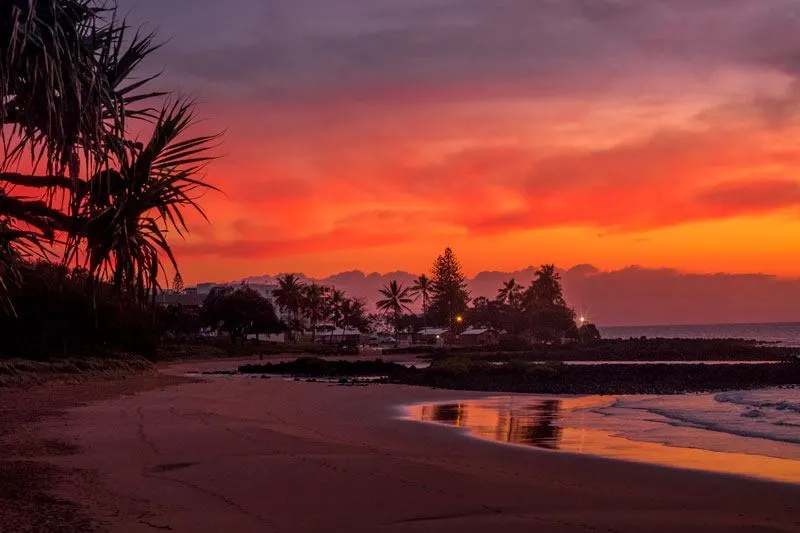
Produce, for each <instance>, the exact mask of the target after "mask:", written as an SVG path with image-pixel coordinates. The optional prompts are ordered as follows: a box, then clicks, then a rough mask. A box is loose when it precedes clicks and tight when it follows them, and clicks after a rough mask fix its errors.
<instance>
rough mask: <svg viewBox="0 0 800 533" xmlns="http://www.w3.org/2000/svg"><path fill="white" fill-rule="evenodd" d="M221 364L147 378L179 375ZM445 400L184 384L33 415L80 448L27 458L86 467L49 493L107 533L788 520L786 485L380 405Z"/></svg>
mask: <svg viewBox="0 0 800 533" xmlns="http://www.w3.org/2000/svg"><path fill="white" fill-rule="evenodd" d="M228 364H229V362H228V361H225V362H206V363H197V364H195V363H183V364H178V365H174V364H173V365H170V366H167V367H164V366H162V367H160V372H161V373H162V374H165V375H167V376H172V377H176V376H177V377H182V376H183V375H184V374H185V373H187V372H188V371H190V370H198V369H202V368H206V369H208V368H213V367H215V366H216V367H217V368H219V366H220V365H222V366H225V365H228ZM181 379H183V378H181ZM73 388H80V386H73ZM452 396H453V391H442V390H432V389H428V388H421V387H408V386H370V387H339V386H336V385H326V384H321V383H302V382H299V383H298V382H293V381H283V380H261V379H242V380H227V379H208V380H202V381H197V380H195V381H192V382H183V383H178V384H171V385H169V386H166V387H158V388H150V389H149V390H146V391H143V392H139V393H138V394H135V395H128V396H116V397H114V398H105V399H101V400H100V401H97V402H95V403H89V404H86V405H84V406H82V407H76V408H73V409H71V410H70V411H69V412H68V413H67V414H66V415H65V416H64V417H63V418H59V419H55V418H48V419H42V420H40V422H39V423H38V424H37V426H36V428H35V431H34V433H35V434H36V435H38V436H39V437H40V438H45V439H58V438H60V439H63V440H65V441H67V442H74V443H75V444H77V445H78V446H80V449H79V450H77V453H73V454H70V455H60V456H55V457H44V458H41V459H40V460H42V461H47V462H48V463H49V462H52V463H53V464H55V465H56V466H57V467H58V468H62V469H66V470H65V471H67V472H72V471H74V470H75V469H77V470H81V469H91V470H94V471H96V472H97V474H96V482H95V483H94V484H89V485H88V486H81V485H80V484H78V489H75V488H74V487H72V488H71V491H70V490H66V489H64V488H63V487H62V489H59V492H58V494H59V495H60V496H61V497H62V498H64V497H66V496H69V497H70V498H71V499H73V500H75V501H77V502H78V504H79V505H80V507H81V508H82V509H83V510H84V512H85V513H86V516H88V517H90V518H91V519H92V521H93V522H94V523H96V524H99V525H100V526H101V528H105V529H103V530H108V531H121V530H124V531H134V532H135V531H152V530H153V528H154V527H158V528H162V529H166V528H171V529H172V530H173V531H196V532H198V533H204V532H206V531H208V532H212V531H214V532H215V531H219V530H220V528H221V527H223V528H226V530H230V529H233V528H235V529H238V530H239V531H240V532H242V533H246V532H250V531H253V532H256V531H258V532H260V531H272V530H274V531H340V530H348V531H351V532H354V533H360V532H362V531H363V532H365V533H366V532H371V531H374V530H376V529H387V530H389V531H401V532H405V531H409V532H411V531H414V532H416V531H440V530H442V528H448V529H452V530H458V531H487V530H491V529H493V528H503V530H504V531H511V532H514V531H529V530H530V529H531V527H538V528H543V529H544V530H546V531H552V532H556V533H557V532H571V531H584V530H587V529H588V528H590V527H592V528H598V529H599V528H605V529H609V528H610V529H614V530H616V531H618V532H639V531H663V532H665V533H666V532H667V531H670V532H671V531H674V530H675V528H677V527H680V528H682V529H683V530H684V531H686V532H694V531H698V532H699V531H703V532H706V531H718V532H720V533H721V532H723V531H724V532H726V533H727V532H728V531H730V530H731V529H733V528H735V527H747V526H750V527H762V528H767V527H771V528H772V530H773V531H787V532H789V531H793V530H796V528H797V527H798V525H800V507H798V502H800V485H799V486H795V485H792V484H782V483H770V482H762V481H760V480H751V479H747V478H741V477H738V476H733V477H729V476H720V475H716V474H709V473H705V472H694V471H684V470H678V469H674V468H665V467H659V466H653V465H647V464H636V463H628V462H621V461H615V460H606V459H602V458H597V457H592V456H580V455H573V454H557V453H555V454H554V453H549V454H541V453H530V450H517V449H515V448H514V447H503V446H490V445H488V443H486V442H482V441H479V440H477V439H463V438H462V436H461V435H458V434H456V432H451V431H447V430H446V429H445V428H441V427H439V428H437V427H434V426H433V425H429V424H419V423H412V422H411V421H406V420H398V419H396V416H395V415H396V414H397V409H396V406H399V405H401V404H403V403H407V402H408V401H409V400H410V399H411V400H415V401H419V402H431V401H447V400H448V399H450V398H452ZM459 396H462V397H465V398H472V399H476V398H485V397H486V396H488V394H486V393H474V392H462V393H459ZM393 409H394V410H393ZM687 487H690V488H689V489H687ZM112 488H113V490H110V489H112ZM68 499H69V498H68ZM309 509H312V510H313V511H312V512H310V513H309V512H308V510H309ZM676 509H681V510H682V512H681V513H675V512H674V511H675V510H676ZM731 509H737V512H736V513H733V514H732V513H731V512H730V510H731ZM123 525H125V526H124V527H123ZM22 531H25V530H22ZM31 531H35V530H31ZM62 531H63V530H62Z"/></svg>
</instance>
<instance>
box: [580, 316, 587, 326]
mask: <svg viewBox="0 0 800 533" xmlns="http://www.w3.org/2000/svg"><path fill="white" fill-rule="evenodd" d="M578 320H580V321H581V325H583V324H585V323H586V317H585V316H581V317H580V318H579V319H578Z"/></svg>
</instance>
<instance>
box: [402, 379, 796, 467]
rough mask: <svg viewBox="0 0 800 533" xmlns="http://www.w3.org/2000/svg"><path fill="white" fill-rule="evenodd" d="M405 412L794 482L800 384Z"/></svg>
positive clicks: (544, 444) (558, 444)
mask: <svg viewBox="0 0 800 533" xmlns="http://www.w3.org/2000/svg"><path fill="white" fill-rule="evenodd" d="M406 417H407V418H409V419H411V420H417V421H421V422H433V423H438V424H443V425H448V426H454V427H457V428H460V429H462V430H464V431H465V432H466V433H467V434H469V435H471V436H473V437H477V438H480V439H485V440H492V441H495V442H500V443H503V444H507V445H514V446H524V447H531V448H535V449H540V450H550V451H561V452H569V453H580V454H589V455H596V456H600V457H607V458H612V459H622V460H626V461H635V462H644V463H651V464H658V465H663V466H671V467H677V468H688V469H696V470H707V471H713V472H719V473H725V474H736V475H744V476H750V477H758V478H762V479H768V480H772V481H783V482H790V483H800V388H796V387H785V388H772V389H762V390H752V391H731V392H720V393H715V394H682V395H675V396H653V395H642V396H616V397H614V396H582V397H575V396H560V397H559V396H539V395H517V396H492V397H489V398H486V399H483V400H467V401H453V402H443V403H438V404H417V405H412V406H409V407H407V409H406Z"/></svg>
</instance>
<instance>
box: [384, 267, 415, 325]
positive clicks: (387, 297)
mask: <svg viewBox="0 0 800 533" xmlns="http://www.w3.org/2000/svg"><path fill="white" fill-rule="evenodd" d="M379 292H380V294H381V296H383V299H382V300H378V302H377V304H376V305H377V307H378V309H379V310H381V311H383V312H384V313H386V314H391V315H392V316H393V320H394V331H395V334H396V333H398V331H399V327H400V318H401V317H402V316H403V312H404V311H406V312H408V311H410V309H409V307H408V306H409V305H410V304H412V303H414V300H413V299H412V298H411V289H410V288H408V287H404V286H403V284H402V283H398V282H397V280H392V281H390V282H389V283H388V285H384V286H383V288H382V289H380V291H379Z"/></svg>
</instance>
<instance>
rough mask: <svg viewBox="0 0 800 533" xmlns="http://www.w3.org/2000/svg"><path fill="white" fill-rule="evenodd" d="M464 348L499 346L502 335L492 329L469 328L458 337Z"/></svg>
mask: <svg viewBox="0 0 800 533" xmlns="http://www.w3.org/2000/svg"><path fill="white" fill-rule="evenodd" d="M458 343H459V344H461V345H462V346H497V345H498V344H500V334H499V333H498V332H497V331H496V330H494V329H492V328H467V329H465V330H464V331H462V332H461V335H459V337H458Z"/></svg>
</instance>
